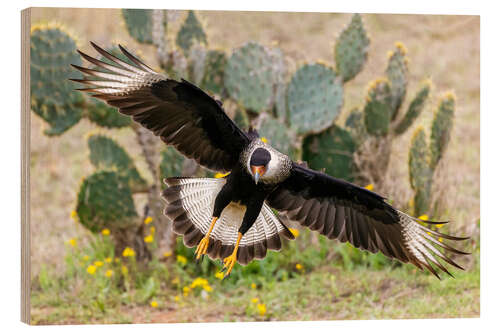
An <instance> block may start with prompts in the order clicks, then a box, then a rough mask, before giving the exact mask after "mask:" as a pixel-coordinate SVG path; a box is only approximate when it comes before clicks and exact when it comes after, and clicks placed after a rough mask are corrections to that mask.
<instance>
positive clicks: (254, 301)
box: [251, 297, 259, 304]
mask: <svg viewBox="0 0 500 333" xmlns="http://www.w3.org/2000/svg"><path fill="white" fill-rule="evenodd" d="M251 302H252V303H254V304H255V303H258V302H259V299H258V298H257V297H254V298H252V299H251Z"/></svg>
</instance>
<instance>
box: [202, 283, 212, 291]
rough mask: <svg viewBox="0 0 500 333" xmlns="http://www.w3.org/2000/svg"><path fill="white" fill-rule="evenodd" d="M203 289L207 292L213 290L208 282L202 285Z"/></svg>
mask: <svg viewBox="0 0 500 333" xmlns="http://www.w3.org/2000/svg"><path fill="white" fill-rule="evenodd" d="M203 289H205V291H207V292H211V291H212V290H213V289H212V287H211V286H210V285H208V284H207V285H205V286H203Z"/></svg>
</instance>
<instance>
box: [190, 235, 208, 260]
mask: <svg viewBox="0 0 500 333" xmlns="http://www.w3.org/2000/svg"><path fill="white" fill-rule="evenodd" d="M209 242H210V238H209V237H208V236H205V237H203V238H202V239H201V241H200V243H199V244H198V247H197V248H196V251H195V252H194V253H195V254H196V260H199V259H200V258H202V256H203V255H204V254H206V253H207V249H208V243H209Z"/></svg>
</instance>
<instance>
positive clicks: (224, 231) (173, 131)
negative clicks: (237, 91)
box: [74, 43, 466, 277]
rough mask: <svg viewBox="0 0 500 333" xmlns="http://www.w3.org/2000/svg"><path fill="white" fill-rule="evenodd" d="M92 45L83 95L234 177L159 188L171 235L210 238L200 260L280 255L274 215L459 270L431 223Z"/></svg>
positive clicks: (425, 264) (191, 92)
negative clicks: (293, 155) (302, 161)
mask: <svg viewBox="0 0 500 333" xmlns="http://www.w3.org/2000/svg"><path fill="white" fill-rule="evenodd" d="M92 46H93V47H94V48H95V49H96V50H97V51H98V52H99V53H100V54H101V55H102V56H104V57H105V58H107V59H108V60H109V61H110V62H109V63H106V62H103V61H100V60H97V59H95V58H92V57H90V56H88V55H86V54H84V53H82V52H80V51H79V52H80V54H81V55H82V57H83V58H84V59H86V60H88V61H89V62H91V63H92V64H94V65H96V66H97V68H95V69H89V68H84V67H80V66H74V67H75V68H77V69H78V70H80V71H81V72H83V73H84V74H85V77H84V78H83V79H75V80H74V81H77V82H80V83H82V84H85V85H86V86H87V87H86V88H83V89H80V90H83V91H87V92H89V93H93V96H94V97H96V98H99V99H102V100H104V101H106V102H107V103H108V104H110V105H112V106H115V107H117V108H118V109H119V111H120V112H121V113H122V114H125V115H129V116H131V117H132V118H133V119H134V120H135V121H136V122H138V123H140V124H141V125H142V126H144V127H145V128H147V129H149V130H151V131H152V132H153V133H154V134H155V135H157V136H159V137H160V138H161V139H162V140H163V141H164V142H165V143H166V144H168V145H173V146H174V147H176V148H177V149H178V150H179V151H180V152H181V153H182V154H184V155H185V156H187V157H189V158H193V159H195V160H196V161H197V162H198V163H199V164H200V165H202V166H204V167H206V168H209V169H212V170H216V171H221V172H226V171H231V173H230V174H229V176H227V177H225V178H221V179H208V178H182V177H180V178H169V179H166V180H165V183H166V184H167V185H168V188H167V189H166V190H165V191H164V193H163V196H164V198H165V200H166V202H167V206H166V209H165V214H166V215H167V216H169V217H170V219H171V220H172V221H173V228H174V231H176V232H177V233H179V234H182V235H184V242H185V244H186V245H187V246H190V247H193V246H196V245H198V244H200V245H198V247H199V248H200V246H201V244H202V243H203V239H204V238H207V239H206V240H207V242H208V243H207V244H205V245H206V247H205V249H203V247H202V250H200V251H201V252H200V253H202V254H205V253H206V254H208V255H209V256H210V257H211V258H225V257H228V256H230V255H231V254H232V253H233V254H234V256H235V258H236V259H237V260H238V262H240V263H241V264H246V263H248V262H250V261H251V260H253V259H261V258H264V257H265V255H266V253H267V250H268V249H269V250H279V249H280V248H281V240H280V236H283V237H285V238H288V239H293V235H292V234H291V232H290V231H289V230H288V228H287V227H286V226H285V225H284V224H283V223H282V222H281V220H280V218H279V217H277V216H276V215H275V214H274V213H273V212H272V208H274V209H276V210H277V211H279V212H280V213H281V215H282V216H286V218H287V219H289V220H294V221H298V222H299V223H300V224H302V225H304V226H307V227H309V228H310V229H312V230H316V231H318V232H320V233H321V234H323V235H325V236H327V237H328V238H331V239H334V238H336V239H338V240H340V241H341V242H350V243H351V244H353V245H354V246H355V247H358V248H360V249H364V250H368V251H370V252H373V253H375V252H378V251H381V252H382V253H383V254H385V255H386V256H388V257H391V258H395V259H398V260H400V261H402V262H409V263H412V264H414V265H415V266H417V267H418V268H420V269H422V268H427V269H428V270H429V271H431V272H432V273H433V274H435V275H436V276H438V273H437V270H436V268H435V267H437V268H438V269H440V270H442V271H444V272H446V273H448V274H449V272H448V270H447V269H446V267H445V266H444V265H443V264H442V262H440V260H443V261H444V262H446V263H448V264H451V265H453V266H455V267H457V268H461V267H460V266H458V265H457V264H456V263H455V262H454V261H453V260H452V259H450V257H449V256H448V255H447V251H449V252H451V253H456V254H464V252H461V251H459V250H456V249H454V248H453V247H451V246H450V245H448V244H446V243H444V242H442V241H439V240H438V238H439V237H442V238H445V239H448V240H464V239H466V238H461V237H454V236H449V235H446V234H442V233H440V232H437V231H434V230H432V229H429V228H427V227H425V226H423V225H422V222H425V223H429V224H432V223H436V222H427V221H419V220H418V219H416V218H413V217H410V216H408V215H407V214H405V213H402V212H400V211H398V210H396V209H395V208H393V207H392V206H390V205H389V204H388V203H387V202H386V201H385V200H384V198H382V197H381V196H379V195H377V194H376V193H373V192H371V191H368V190H366V189H364V188H361V187H358V186H356V185H354V184H351V183H348V182H345V181H343V180H340V179H335V178H333V177H331V176H328V175H326V174H324V173H321V172H318V171H314V170H311V169H308V168H306V167H304V166H301V165H299V164H297V163H295V162H293V161H291V159H290V158H289V157H288V156H286V155H284V154H282V153H280V152H278V151H277V150H275V149H274V148H272V147H271V146H270V145H268V144H266V143H264V142H262V141H261V140H260V139H259V136H258V134H257V133H256V132H255V131H250V132H249V133H245V132H243V131H242V130H241V129H239V128H238V127H237V126H236V125H235V124H234V123H233V121H232V120H231V119H230V118H229V117H228V116H227V115H226V114H225V112H224V110H223V109H222V107H221V105H222V103H220V102H218V101H216V100H214V99H213V98H212V97H210V96H209V95H207V94H206V93H205V92H203V91H202V90H201V89H199V88H198V87H196V86H194V85H193V84H191V83H189V82H187V81H185V80H181V81H175V80H171V79H168V78H167V77H166V76H164V75H162V74H158V73H156V72H155V71H153V70H152V69H151V68H149V67H148V66H146V65H145V64H143V63H142V62H141V61H140V60H138V59H137V58H135V57H134V56H132V55H131V54H130V53H129V52H127V51H126V50H125V49H124V48H123V47H121V46H120V49H121V51H122V52H123V54H124V55H125V56H126V57H127V58H128V59H130V61H132V62H133V63H134V65H130V64H127V63H125V62H123V61H121V60H120V59H118V58H116V57H115V56H113V55H111V54H109V53H108V52H106V51H105V50H103V49H102V48H100V47H98V46H97V45H95V44H93V43H92ZM211 218H214V220H212V223H211V222H210V220H211ZM215 221H216V222H215ZM440 223H442V222H440ZM207 235H209V236H207ZM235 244H236V249H237V251H235ZM238 246H239V247H238ZM443 249H444V250H446V251H443ZM236 252H237V253H236ZM231 268H232V266H231ZM229 270H230V269H229ZM438 277H439V276H438Z"/></svg>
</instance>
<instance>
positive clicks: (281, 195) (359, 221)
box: [267, 163, 467, 277]
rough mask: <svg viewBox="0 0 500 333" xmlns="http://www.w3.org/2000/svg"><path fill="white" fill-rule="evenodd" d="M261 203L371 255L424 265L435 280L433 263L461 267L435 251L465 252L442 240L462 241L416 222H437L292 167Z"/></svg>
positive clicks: (370, 193)
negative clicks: (379, 253) (411, 214)
mask: <svg viewBox="0 0 500 333" xmlns="http://www.w3.org/2000/svg"><path fill="white" fill-rule="evenodd" d="M267 202H268V204H269V205H270V206H271V207H272V208H274V209H276V210H278V211H280V212H281V213H282V214H284V215H285V216H286V217H287V218H288V219H290V220H293V221H298V222H299V223H300V224H302V225H304V226H306V227H308V228H310V229H311V230H315V231H318V232H319V233H321V234H323V235H325V236H327V237H328V238H330V239H333V238H337V239H338V240H340V241H341V242H349V243H351V244H352V245H354V246H355V247H357V248H360V249H364V250H368V251H370V252H373V253H375V252H378V251H380V252H382V253H383V254H384V255H386V256H388V257H390V258H395V259H398V260H400V261H402V262H410V263H412V264H414V265H415V266H417V267H418V268H420V269H422V268H423V267H425V268H427V269H428V270H429V271H431V272H432V273H433V274H434V275H436V276H437V277H439V275H438V274H437V271H436V269H435V268H434V267H433V266H432V264H434V265H436V266H437V267H438V268H439V269H441V270H443V271H444V272H446V273H448V274H450V273H449V272H448V271H447V270H446V268H445V266H443V265H442V263H440V262H439V260H438V259H442V260H443V261H445V262H447V263H449V264H451V265H453V266H455V267H457V268H461V267H460V266H459V265H457V264H456V263H455V262H454V261H453V260H451V259H450V258H449V257H448V256H447V255H446V254H445V253H442V252H441V249H444V250H447V251H449V252H452V253H456V254H466V253H464V252H462V251H459V250H457V249H454V248H453V247H451V246H450V245H448V244H446V243H445V242H443V241H442V238H444V239H449V240H465V239H467V238H462V237H455V236H450V235H446V234H443V233H440V232H437V231H434V230H432V229H430V228H427V227H425V226H423V225H422V224H420V222H425V223H429V224H438V223H437V222H429V221H419V220H418V219H416V218H413V217H411V216H409V215H407V214H405V213H403V212H400V211H398V210H396V209H394V208H393V207H392V206H391V205H389V204H388V203H387V202H385V200H384V198H382V197H381V196H379V195H378V194H376V193H374V192H371V191H368V190H366V189H364V188H362V187H359V186H356V185H354V184H351V183H348V182H346V181H343V180H341V179H336V178H333V177H331V176H329V175H327V174H324V173H321V172H318V171H314V170H311V169H308V168H306V167H303V166H300V165H298V164H295V163H294V164H293V167H292V170H291V173H290V176H289V177H288V178H287V179H286V180H285V181H284V182H283V183H281V184H280V185H279V186H278V187H277V188H276V189H275V190H274V191H273V192H272V193H271V194H270V195H269V197H268V198H267ZM441 223H446V222H439V224H441ZM450 275H451V274H450Z"/></svg>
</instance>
